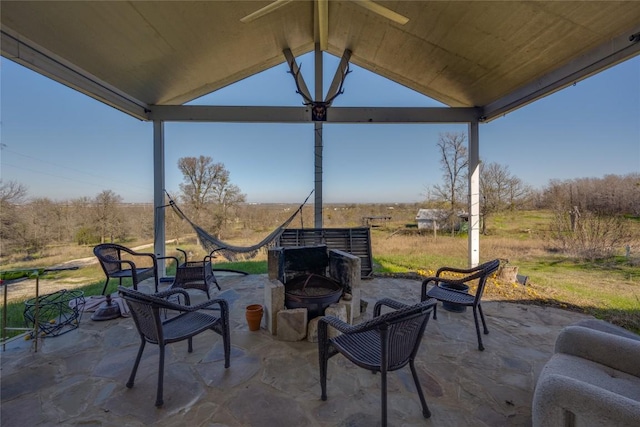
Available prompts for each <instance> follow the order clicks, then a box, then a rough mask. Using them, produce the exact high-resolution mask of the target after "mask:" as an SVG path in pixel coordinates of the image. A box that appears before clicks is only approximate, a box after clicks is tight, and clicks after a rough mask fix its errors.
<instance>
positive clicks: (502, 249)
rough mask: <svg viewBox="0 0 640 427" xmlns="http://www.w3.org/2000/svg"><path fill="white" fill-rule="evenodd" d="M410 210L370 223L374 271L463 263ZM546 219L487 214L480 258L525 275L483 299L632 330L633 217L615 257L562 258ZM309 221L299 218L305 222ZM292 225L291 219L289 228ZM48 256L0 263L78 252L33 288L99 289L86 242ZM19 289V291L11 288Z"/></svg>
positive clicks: (410, 272)
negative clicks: (629, 237)
mask: <svg viewBox="0 0 640 427" xmlns="http://www.w3.org/2000/svg"><path fill="white" fill-rule="evenodd" d="M375 214H379V212H375ZM337 216H338V215H336V214H335V213H334V214H333V217H334V220H328V221H327V223H325V227H357V226H361V224H360V223H358V219H359V218H360V216H358V215H353V214H352V215H351V217H352V218H356V219H352V220H351V221H345V220H344V218H340V219H338V218H336V217H337ZM414 216H415V210H414V207H413V206H407V207H406V208H405V209H404V211H401V210H400V209H398V208H396V209H395V210H394V211H393V221H388V222H386V223H385V224H383V225H382V226H380V227H374V228H372V229H371V236H372V252H373V257H374V264H375V274H378V275H404V276H406V277H414V278H415V279H416V280H420V278H421V277H423V276H425V275H430V274H433V273H434V272H435V270H436V269H437V268H438V267H440V266H443V265H448V266H457V267H467V266H468V264H467V259H468V255H467V237H466V235H462V236H451V235H449V234H438V235H434V234H433V233H432V232H426V233H418V230H417V229H416V228H408V227H407V224H410V223H412V222H413V218H414ZM550 218H551V215H550V213H548V212H538V211H532V212H519V213H517V214H516V213H514V214H508V215H501V216H496V217H494V218H492V219H491V221H490V222H489V223H488V234H487V235H482V236H480V254H481V255H480V258H481V261H486V260H489V259H493V258H500V259H503V260H508V265H510V266H515V267H517V268H518V273H519V274H520V275H522V276H526V277H527V282H526V285H522V284H520V283H518V282H512V283H509V282H505V281H503V280H497V279H495V280H492V281H491V283H490V285H489V286H488V287H487V290H486V294H485V295H486V298H490V299H501V300H510V301H518V302H521V303H529V304H546V305H553V306H555V307H560V308H564V309H568V310H578V311H581V312H585V313H589V314H592V315H594V316H596V317H598V318H602V319H606V320H609V321H612V322H614V323H616V324H619V325H621V326H624V327H627V328H629V329H632V330H635V331H637V332H640V223H639V222H638V221H635V222H632V223H631V226H632V227H634V233H635V236H636V237H637V238H636V239H635V240H634V242H632V244H631V245H630V254H629V256H628V257H627V256H626V251H625V248H619V251H618V254H617V255H616V256H615V257H612V258H608V259H606V260H599V261H585V260H578V259H572V258H569V257H567V256H565V255H563V254H561V253H559V252H558V251H557V250H555V249H554V248H553V245H552V243H551V242H550V240H549V239H548V237H547V235H548V229H549V221H550ZM338 221H340V222H338ZM312 223H313V222H312V221H310V220H307V221H305V225H307V227H308V224H312ZM296 226H297V225H296V224H292V227H296ZM266 234H268V232H265V231H261V232H256V233H252V232H248V231H247V230H243V231H242V232H238V233H237V235H235V236H230V237H229V238H228V239H226V240H228V241H229V242H230V243H232V244H234V245H251V244H254V243H256V242H258V241H260V240H261V239H262V238H263V237H264V236H265V235H266ZM145 243H146V244H149V242H128V243H127V246H130V247H136V246H139V245H142V244H145ZM180 247H181V248H186V249H187V250H189V251H190V252H192V254H193V257H194V258H195V259H197V258H198V257H200V256H203V255H204V252H203V251H202V249H200V248H199V247H198V246H196V245H195V241H194V239H193V238H185V239H183V240H182V241H181V244H180ZM149 251H151V249H149ZM168 251H169V252H172V251H173V246H171V245H170V246H168ZM48 255H49V256H46V257H43V258H39V259H32V260H25V259H14V260H5V262H4V264H5V265H3V266H2V269H3V270H5V269H11V268H18V267H19V268H25V267H29V268H31V267H49V266H58V265H66V264H65V263H66V262H68V261H69V260H77V259H83V258H86V262H85V263H84V266H83V267H82V268H79V269H78V270H76V271H64V272H57V273H54V274H50V275H47V276H46V277H45V278H43V279H42V280H41V281H40V283H41V293H45V292H48V291H53V290H56V289H61V288H68V289H69V288H75V287H82V286H86V285H90V284H93V285H94V287H93V288H92V289H96V285H97V288H99V289H100V290H101V287H102V283H103V280H104V275H103V273H102V271H101V270H100V268H99V266H98V265H97V264H95V263H93V264H92V263H91V261H93V253H92V247H87V246H69V247H58V248H51V250H50V251H49V253H48ZM218 262H223V260H219V261H218ZM240 269H243V270H245V271H250V272H253V273H261V272H262V273H264V272H266V252H261V253H259V254H258V256H257V257H256V258H254V259H253V260H251V261H250V262H248V263H245V264H242V265H241V267H240ZM365 286H366V283H365ZM8 288H9V289H10V291H9V295H10V299H11V300H19V299H24V298H25V294H28V293H29V290H30V289H33V280H25V281H23V282H21V283H20V284H12V285H11V286H9V287H8ZM20 288H22V290H23V291H20V292H19V289H20ZM90 292H94V293H97V292H95V291H90ZM90 294H91V293H90Z"/></svg>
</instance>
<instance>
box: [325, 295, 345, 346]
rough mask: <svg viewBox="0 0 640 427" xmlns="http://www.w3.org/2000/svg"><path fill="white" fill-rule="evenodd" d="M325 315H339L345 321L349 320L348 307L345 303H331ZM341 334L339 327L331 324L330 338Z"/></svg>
mask: <svg viewBox="0 0 640 427" xmlns="http://www.w3.org/2000/svg"><path fill="white" fill-rule="evenodd" d="M324 315H325V316H333V317H337V318H338V319H340V320H342V321H343V322H348V318H347V308H346V307H345V306H344V304H339V303H338V304H331V305H330V306H329V307H327V308H326V310H325V311H324ZM340 334H341V332H339V331H338V330H337V329H335V328H333V327H331V326H329V338H335V337H337V336H338V335H340Z"/></svg>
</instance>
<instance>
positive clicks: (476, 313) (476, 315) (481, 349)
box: [473, 305, 484, 351]
mask: <svg viewBox="0 0 640 427" xmlns="http://www.w3.org/2000/svg"><path fill="white" fill-rule="evenodd" d="M473 320H474V321H475V322H476V335H477V336H478V350H480V351H483V350H484V346H483V345H482V335H481V334H480V325H479V324H478V311H477V310H476V306H475V305H474V306H473Z"/></svg>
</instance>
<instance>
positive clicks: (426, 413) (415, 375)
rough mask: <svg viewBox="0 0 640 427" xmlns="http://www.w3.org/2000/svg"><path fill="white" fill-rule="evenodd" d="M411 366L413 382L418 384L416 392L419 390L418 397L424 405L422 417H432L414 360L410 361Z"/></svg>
mask: <svg viewBox="0 0 640 427" xmlns="http://www.w3.org/2000/svg"><path fill="white" fill-rule="evenodd" d="M409 366H410V367H411V374H412V375H413V381H414V382H415V383H416V390H418V396H419V397H420V404H421V405H422V415H423V416H424V417H425V418H429V417H430V416H431V411H430V410H429V407H428V406H427V401H426V400H424V393H422V387H421V386H420V380H418V372H417V371H416V367H415V365H414V363H413V359H411V360H410V361H409Z"/></svg>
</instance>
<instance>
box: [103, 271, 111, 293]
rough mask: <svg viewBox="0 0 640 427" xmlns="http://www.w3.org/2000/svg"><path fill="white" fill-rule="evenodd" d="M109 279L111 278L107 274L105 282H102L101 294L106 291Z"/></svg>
mask: <svg viewBox="0 0 640 427" xmlns="http://www.w3.org/2000/svg"><path fill="white" fill-rule="evenodd" d="M110 279H111V278H110V277H109V276H107V281H106V282H104V288H102V295H104V294H105V292H106V291H107V286H109V280H110Z"/></svg>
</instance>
